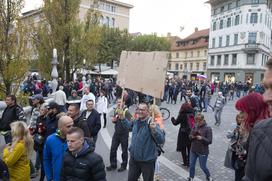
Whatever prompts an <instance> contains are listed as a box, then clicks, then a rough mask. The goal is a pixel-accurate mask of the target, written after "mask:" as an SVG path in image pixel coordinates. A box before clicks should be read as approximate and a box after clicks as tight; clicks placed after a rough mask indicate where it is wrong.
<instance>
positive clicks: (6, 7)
mask: <svg viewBox="0 0 272 181" xmlns="http://www.w3.org/2000/svg"><path fill="white" fill-rule="evenodd" d="M22 4H23V0H17V1H13V0H5V1H0V62H1V63H0V77H1V78H2V81H3V82H2V84H1V86H0V92H2V94H3V93H4V94H6V95H7V94H11V93H13V94H15V93H16V92H17V90H18V87H19V85H20V82H21V81H22V80H23V78H24V77H25V74H26V72H27V70H28V65H29V50H28V48H27V42H28V37H29V36H28V29H27V28H26V27H25V26H24V25H23V23H22V22H21V19H20V18H19V13H20V11H21V9H22Z"/></svg>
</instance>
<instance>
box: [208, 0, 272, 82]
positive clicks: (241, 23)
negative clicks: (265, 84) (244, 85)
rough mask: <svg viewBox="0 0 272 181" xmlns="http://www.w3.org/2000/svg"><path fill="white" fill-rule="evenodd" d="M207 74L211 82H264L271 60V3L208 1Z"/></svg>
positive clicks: (263, 0) (261, 0) (258, 1)
mask: <svg viewBox="0 0 272 181" xmlns="http://www.w3.org/2000/svg"><path fill="white" fill-rule="evenodd" d="M208 3H209V4H210V5H211V10H212V12H211V28H210V36H209V53H208V54H209V58H208V67H207V69H208V70H207V74H208V77H209V78H210V79H211V80H212V81H231V82H234V81H242V82H245V81H248V82H251V83H259V82H261V81H262V79H263V72H264V70H265V63H266V61H267V60H268V58H269V57H270V56H271V29H272V28H271V27H272V14H271V10H272V8H271V7H272V6H271V4H272V0H210V1H208Z"/></svg>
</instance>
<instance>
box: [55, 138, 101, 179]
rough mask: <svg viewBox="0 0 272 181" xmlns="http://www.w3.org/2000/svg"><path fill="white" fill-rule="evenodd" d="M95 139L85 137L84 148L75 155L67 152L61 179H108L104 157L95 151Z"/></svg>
mask: <svg viewBox="0 0 272 181" xmlns="http://www.w3.org/2000/svg"><path fill="white" fill-rule="evenodd" d="M94 149H95V146H94V143H93V141H91V140H90V139H85V141H84V145H83V148H82V150H81V151H80V152H79V153H78V154H76V155H73V154H72V153H71V152H70V151H68V152H66V153H65V155H64V158H63V163H62V169H61V179H60V180H61V181H106V172H105V166H104V162H103V159H102V157H101V156H100V155H98V154H96V153H95V152H94Z"/></svg>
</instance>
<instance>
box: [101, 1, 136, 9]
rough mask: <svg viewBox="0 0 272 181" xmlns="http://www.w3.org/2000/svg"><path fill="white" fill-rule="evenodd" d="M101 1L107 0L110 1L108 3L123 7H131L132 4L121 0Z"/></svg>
mask: <svg viewBox="0 0 272 181" xmlns="http://www.w3.org/2000/svg"><path fill="white" fill-rule="evenodd" d="M101 1H107V2H110V3H114V4H118V5H119V6H123V7H126V8H133V5H131V4H127V3H123V2H121V1H116V0H101Z"/></svg>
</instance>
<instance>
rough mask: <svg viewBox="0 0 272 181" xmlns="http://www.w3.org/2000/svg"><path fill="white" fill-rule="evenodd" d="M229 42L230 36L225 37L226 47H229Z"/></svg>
mask: <svg viewBox="0 0 272 181" xmlns="http://www.w3.org/2000/svg"><path fill="white" fill-rule="evenodd" d="M229 42H230V36H229V35H227V36H226V46H229Z"/></svg>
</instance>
